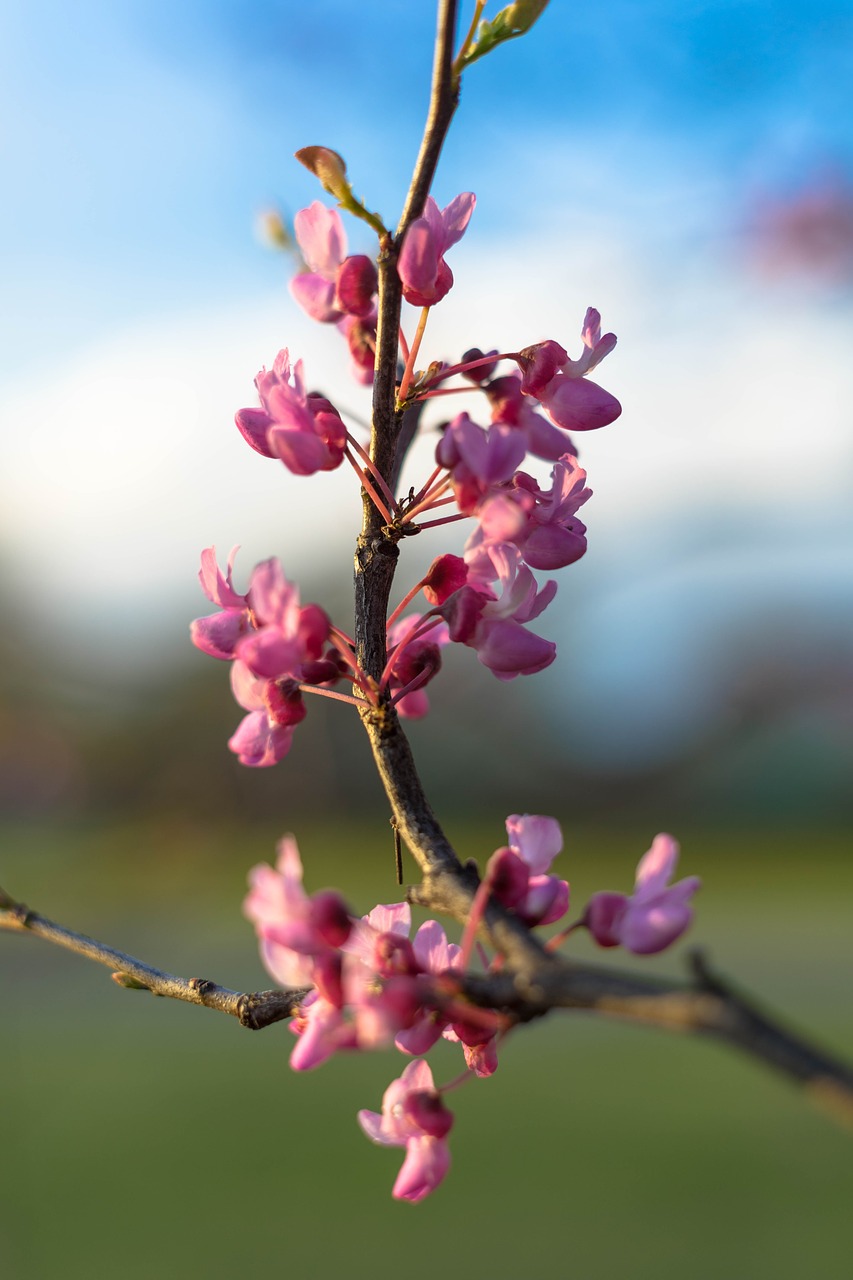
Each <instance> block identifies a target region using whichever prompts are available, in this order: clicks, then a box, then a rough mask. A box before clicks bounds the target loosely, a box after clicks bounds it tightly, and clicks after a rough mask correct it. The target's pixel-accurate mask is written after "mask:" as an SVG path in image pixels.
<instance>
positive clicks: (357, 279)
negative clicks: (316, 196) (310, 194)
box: [290, 200, 378, 324]
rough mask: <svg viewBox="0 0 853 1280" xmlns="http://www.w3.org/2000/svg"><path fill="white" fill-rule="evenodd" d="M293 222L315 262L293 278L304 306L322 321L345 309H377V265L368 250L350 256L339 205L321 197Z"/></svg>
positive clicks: (340, 314)
mask: <svg viewBox="0 0 853 1280" xmlns="http://www.w3.org/2000/svg"><path fill="white" fill-rule="evenodd" d="M293 227H294V231H295V232H296V240H297V243H298V244H299V247H300V249H301V250H302V254H303V256H304V258H305V261H306V262H307V264H308V266H309V268H310V270H308V271H303V272H300V273H299V275H297V276H294V278H293V280H291V282H290V292H291V293H292V294H293V297H294V298H295V300H296V301H297V302H298V303H299V305H300V307H302V309H303V311H306V312H307V313H308V315H309V316H310V317H311V318H312V320H318V321H319V322H320V323H321V324H334V323H336V322H337V321H339V320H340V319H341V318H342V317H343V316H344V315H351V316H369V315H371V313H372V312H373V310H374V295H375V293H376V288H377V282H378V280H377V273H376V266H375V264H374V263H373V262H371V260H370V258H368V257H366V256H365V255H364V254H355V255H352V256H350V257H347V256H346V247H347V240H346V233H345V231H344V227H343V223H342V221H341V216H340V214H339V213H338V211H337V209H327V208H326V206H325V205H323V204H321V203H320V201H319V200H315V201H314V203H313V204H310V205H309V206H308V208H307V209H300V211H299V212H298V213H297V215H296V217H295V218H294V220H293Z"/></svg>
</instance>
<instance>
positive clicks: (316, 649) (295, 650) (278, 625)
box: [234, 559, 331, 705]
mask: <svg viewBox="0 0 853 1280" xmlns="http://www.w3.org/2000/svg"><path fill="white" fill-rule="evenodd" d="M248 600H249V602H250V604H251V608H252V616H253V621H254V629H253V630H252V631H250V632H249V633H248V634H246V635H244V636H243V637H242V638H241V639H240V640H239V641H238V642H237V644H236V646H235V649H234V652H235V655H236V657H238V658H239V659H240V660H241V662H244V663H245V664H246V666H247V667H248V668H249V670H250V671H251V672H252V673H253V674H254V675H256V676H260V677H262V678H264V679H267V680H280V679H284V678H290V679H292V680H296V681H300V680H304V679H305V677H306V668H309V667H312V666H313V664H315V663H318V662H319V661H320V660H321V658H322V656H323V650H324V646H325V644H326V642H327V641H328V639H329V632H330V628H331V623H330V621H329V618H328V615H327V614H326V612H325V610H323V609H321V608H320V606H319V605H317V604H309V605H305V606H304V607H302V606H300V604H299V588H298V587H297V586H296V584H295V583H293V582H289V581H288V579H287V578H286V577H285V575H284V570H283V569H282V567H281V564H280V563H279V561H278V560H275V559H271V560H264V561H262V563H261V564H259V565H256V566H255V569H254V570H253V572H252V579H251V582H250V584H249V591H248ZM241 705H242V704H241Z"/></svg>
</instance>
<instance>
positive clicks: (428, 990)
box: [244, 814, 699, 1201]
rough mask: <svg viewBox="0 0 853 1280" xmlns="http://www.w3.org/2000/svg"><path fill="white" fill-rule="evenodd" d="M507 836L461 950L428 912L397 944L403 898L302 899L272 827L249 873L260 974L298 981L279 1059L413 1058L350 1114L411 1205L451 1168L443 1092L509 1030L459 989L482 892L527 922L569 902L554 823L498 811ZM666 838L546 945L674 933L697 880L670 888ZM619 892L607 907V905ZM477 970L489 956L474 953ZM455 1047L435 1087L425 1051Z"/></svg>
mask: <svg viewBox="0 0 853 1280" xmlns="http://www.w3.org/2000/svg"><path fill="white" fill-rule="evenodd" d="M506 832H507V841H508V843H507V844H506V845H503V846H502V847H501V848H499V849H497V850H496V851H495V853H494V854H492V856H491V857H490V858H489V860H488V862H487V864H486V870H485V875H484V877H483V880H482V883H481V885H480V889H479V890H478V893H477V895H476V898H475V900H474V903H473V906H472V910H471V915H470V918H469V921H468V924H467V925H466V928H465V933H464V935H463V939H462V944H461V946H459V945H456V944H455V943H452V942H448V940H447V937H446V935H445V932H444V929H443V928H442V927H441V925H440V924H438V922H437V921H435V920H427V921H426V922H425V923H424V924H422V925H421V926H420V928H419V929H418V930H417V932H416V933H415V935H414V937H413V938H411V939H410V937H409V935H410V932H411V911H410V908H409V906H408V904H407V903H405V902H401V903H394V904H390V905H385V906H382V905H380V906H377V907H374V909H373V910H372V911H371V912H370V913H369V914H368V915H366V916H363V917H362V918H360V919H358V918H356V917H355V916H354V915H353V914H352V913H351V912H350V910H349V909H348V907H347V906H346V904H345V902H344V901H343V899H342V898H341V897H340V895H339V894H337V893H335V892H333V891H331V890H326V891H322V892H320V893H315V894H312V895H309V894H308V893H306V891H305V889H304V887H303V883H302V876H303V872H302V862H301V859H300V856H299V850H298V848H297V845H296V841H295V840H294V839H293V837H292V836H285V837H284V839H283V840H282V841H281V843H280V845H279V851H278V859H277V862H276V866H275V868H273V867H270V866H267V865H260V866H257V867H255V868H254V869H253V870H252V872H251V873H250V877H249V883H250V891H249V894H248V895H247V897H246V900H245V903H244V911H245V914H246V916H247V917H248V918H249V920H251V921H252V923H253V924H254V926H255V930H256V933H257V936H258V939H259V944H260V951H261V957H262V959H263V962H264V964H265V966H266V967H267V969H268V970H269V972H270V973H271V974H272V976H273V978H274V979H275V980H276V981H277V982H279V983H281V984H282V986H284V987H287V988H295V989H297V990H299V989H302V988H304V987H310V988H311V990H310V992H309V994H308V995H306V997H305V998H304V999H303V1001H302V1004H301V1009H300V1013H299V1014H298V1016H297V1017H296V1018H294V1019H293V1021H292V1023H291V1029H292V1031H293V1032H294V1034H295V1035H296V1037H297V1042H296V1046H295V1048H294V1050H293V1052H292V1054H291V1058H290V1065H291V1067H292V1068H293V1069H294V1070H295V1071H307V1070H310V1069H312V1068H314V1067H318V1066H320V1065H321V1064H322V1063H323V1062H326V1061H327V1060H328V1059H329V1058H330V1057H332V1056H333V1054H335V1053H338V1052H341V1051H344V1050H350V1051H353V1050H362V1051H366V1050H371V1049H380V1048H386V1047H388V1046H390V1045H392V1044H393V1045H394V1046H395V1047H396V1048H397V1049H398V1050H399V1051H400V1052H401V1053H402V1054H404V1055H406V1056H407V1057H409V1058H412V1059H414V1060H413V1061H411V1062H409V1064H408V1065H407V1066H406V1068H405V1069H404V1071H403V1072H402V1074H401V1076H400V1077H399V1079H397V1080H395V1081H394V1082H393V1083H392V1084H391V1085H390V1086H389V1087H388V1089H387V1090H386V1092H385V1096H384V1098H383V1103H382V1111H381V1113H377V1112H372V1111H361V1112H359V1116H358V1119H359V1123H360V1124H361V1127H362V1129H363V1130H364V1132H365V1133H366V1134H367V1136H368V1137H369V1138H371V1139H372V1140H373V1141H374V1142H378V1143H382V1144H386V1145H391V1146H401V1147H405V1150H406V1156H405V1160H404V1163H403V1166H402V1168H401V1170H400V1173H399V1175H398V1177H397V1181H396V1183H395V1184H394V1195H395V1196H396V1197H397V1198H398V1199H402V1200H412V1201H416V1200H421V1199H423V1197H424V1196H426V1195H428V1194H429V1192H430V1191H432V1190H433V1189H434V1188H435V1187H436V1186H437V1185H438V1184H439V1183H440V1182H441V1180H442V1179H443V1178H444V1176H445V1174H446V1173H447V1171H448V1169H449V1167H450V1153H449V1149H448V1146H447V1136H448V1134H449V1132H450V1129H451V1126H452V1124H453V1116H452V1114H451V1112H450V1111H449V1109H448V1108H447V1106H446V1104H445V1101H444V1097H445V1095H446V1094H447V1093H448V1092H449V1091H450V1090H451V1089H452V1088H455V1087H457V1086H458V1085H459V1084H461V1083H462V1082H463V1081H464V1080H467V1079H471V1078H474V1077H480V1078H485V1077H488V1076H490V1075H492V1074H493V1073H494V1072H495V1071H496V1070H497V1067H498V1044H499V1042H500V1040H501V1039H504V1038H505V1037H506V1035H507V1034H508V1032H509V1030H510V1029H511V1022H510V1021H509V1019H508V1018H507V1017H505V1016H502V1015H500V1014H497V1013H494V1012H492V1011H490V1010H487V1009H482V1008H478V1007H477V1006H476V1005H474V1004H472V1003H471V1002H470V1001H469V1000H467V999H466V997H465V995H464V978H465V975H466V973H467V971H468V968H469V964H470V960H471V956H472V951H473V942H474V936H475V934H476V931H477V928H478V926H479V923H480V920H481V918H482V913H483V911H484V910H485V907H486V905H487V903H488V900H489V899H490V898H493V899H495V900H496V901H498V902H500V903H501V904H502V905H503V906H504V907H505V908H506V909H507V910H508V911H510V912H512V913H513V914H515V915H516V916H518V917H519V919H520V920H522V921H523V922H524V923H525V924H526V925H528V926H529V927H538V926H542V925H547V924H553V923H556V922H557V921H560V920H562V919H563V918H564V917H565V915H566V913H567V912H568V909H569V885H568V883H567V882H566V881H565V880H562V879H560V878H559V877H558V876H554V875H551V874H550V867H551V864H552V862H553V860H554V858H555V857H556V856H557V854H558V853H559V852H560V850H561V849H562V845H563V837H562V832H561V830H560V826H559V824H558V823H557V822H556V820H555V819H554V818H549V817H545V816H543V815H539V814H523V815H519V814H511V815H510V817H508V818H507V820H506ZM677 857H678V846H677V845H676V844H675V842H674V841H673V840H672V837H671V836H666V835H659V836H657V837H656V838H655V841H654V843H653V845H652V848H651V849H650V850H649V852H648V853H647V854H646V855H645V857H644V858H643V859H642V860H641V862H640V864H639V867H638V871H637V886H636V889H635V892H634V894H633V896H632V897H625V896H623V895H618V894H608V893H599V894H594V895H593V897H592V898H591V899H590V902H589V904H588V906H587V908H586V910H585V911H584V913H583V914H582V915H581V917H580V918H579V919H578V920H577V921H576V922H575V923H574V924H571V925H569V926H568V927H567V928H565V929H564V930H563V931H562V933H560V934H559V935H557V937H556V938H555V939H552V944H553V943H559V942H561V941H564V940H565V939H567V938H568V937H569V936H570V935H571V934H572V933H573V932H574V931H575V930H576V929H579V928H587V929H588V930H589V931H590V933H591V935H592V937H593V938H594V939H595V941H596V942H598V943H599V944H600V945H601V946H616V945H619V944H620V943H621V945H622V946H624V947H625V948H626V950H629V951H633V952H636V953H637V954H646V953H649V952H653V951H660V950H663V948H664V947H667V946H669V945H670V943H672V942H674V941H675V939H676V938H677V937H679V936H680V935H681V934H682V933H683V932H684V930H685V929H686V928H687V926H688V924H689V923H690V919H691V914H692V913H691V909H690V907H689V905H688V903H689V899H690V897H691V896H692V894H693V893H694V892H695V891H696V889H697V888H698V887H699V881H698V880H697V879H696V877H689V878H688V879H686V880H681V881H679V882H678V883H677V884H674V885H670V884H669V879H670V877H671V875H672V873H673V871H674V869H675V862H676V859H677ZM617 900H618V902H617ZM480 954H481V956H482V957H483V960H484V962H485V964H486V966H487V969H488V970H497V969H498V968H500V957H494V958H492V959H490V958H489V957H488V956H486V955H485V952H483V951H482V949H481V951H480ZM440 1039H444V1040H448V1041H451V1042H454V1043H458V1044H460V1045H461V1047H462V1052H463V1055H464V1058H465V1071H464V1074H463V1075H462V1076H461V1077H458V1078H457V1079H456V1080H455V1081H454V1082H452V1084H451V1085H449V1086H445V1087H444V1088H439V1087H437V1086H436V1085H435V1083H434V1080H433V1075H432V1071H431V1069H430V1067H429V1065H428V1063H427V1062H426V1061H425V1059H424V1056H423V1055H425V1054H427V1053H429V1051H430V1050H431V1049H432V1048H433V1046H434V1045H435V1044H436V1043H437V1042H438V1041H439V1040H440Z"/></svg>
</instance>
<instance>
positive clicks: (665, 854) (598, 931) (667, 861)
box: [581, 835, 701, 955]
mask: <svg viewBox="0 0 853 1280" xmlns="http://www.w3.org/2000/svg"><path fill="white" fill-rule="evenodd" d="M677 861H678V844H677V843H676V841H675V840H673V838H672V836H669V835H658V836H655V838H654V840H653V842H652V847H651V849H649V851H648V853H646V854H644V856H643V857H642V858H641V859H640V862H639V864H638V866H637V877H636V884H635V886H634V893H633V894H632V896H631V897H630V898H629V897H625V895H624V894H621V893H595V894H593V896H592V897H591V898H590V900H589V903H588V905H587V908H586V911H585V912H584V916H583V920H582V921H581V923H582V924H585V925H586V927H587V928H588V929H589V931H590V933H591V934H592V936H593V937H594V938H595V941H596V942H597V943H598V945H599V946H601V947H616V946H619V945H621V946H623V947H625V949H626V950H627V951H633V952H634V954H635V955H652V954H653V953H654V952H656V951H663V950H664V948H665V947H668V946H669V945H670V943H672V942H675V940H676V938H679V937H680V936H681V934H682V933H684V931H685V929H687V928H688V926H689V925H690V922H691V920H692V919H693V908H692V907H691V906H689V905H688V904H689V899H690V898H691V897H692V896H693V894H694V893H695V892H696V890H697V889H698V888H699V887H700V885H701V881H700V880H699V877H698V876H688V877H687V878H686V879H684V880H679V881H678V882H677V883H676V884H673V885H670V883H669V881H670V878H671V877H672V874H673V872H674V871H675V865H676V863H677Z"/></svg>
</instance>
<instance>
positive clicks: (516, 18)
mask: <svg viewBox="0 0 853 1280" xmlns="http://www.w3.org/2000/svg"><path fill="white" fill-rule="evenodd" d="M547 5H548V0H515V3H514V4H509V5H507V7H506V8H505V9H504V10H503V11H502V13H500V14H498V17H504V18H505V19H506V22H507V24H508V26H510V27H511V28H512V30H513V31H514V32H516V33H517V34H518V35H522V34H523V33H524V32H525V31H529V30H530V28H531V27H532V26H533V24H534V22H536V20H537V18H540V17H541V16H542V14H543V13H544V12H545V9H546V7H547Z"/></svg>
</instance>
